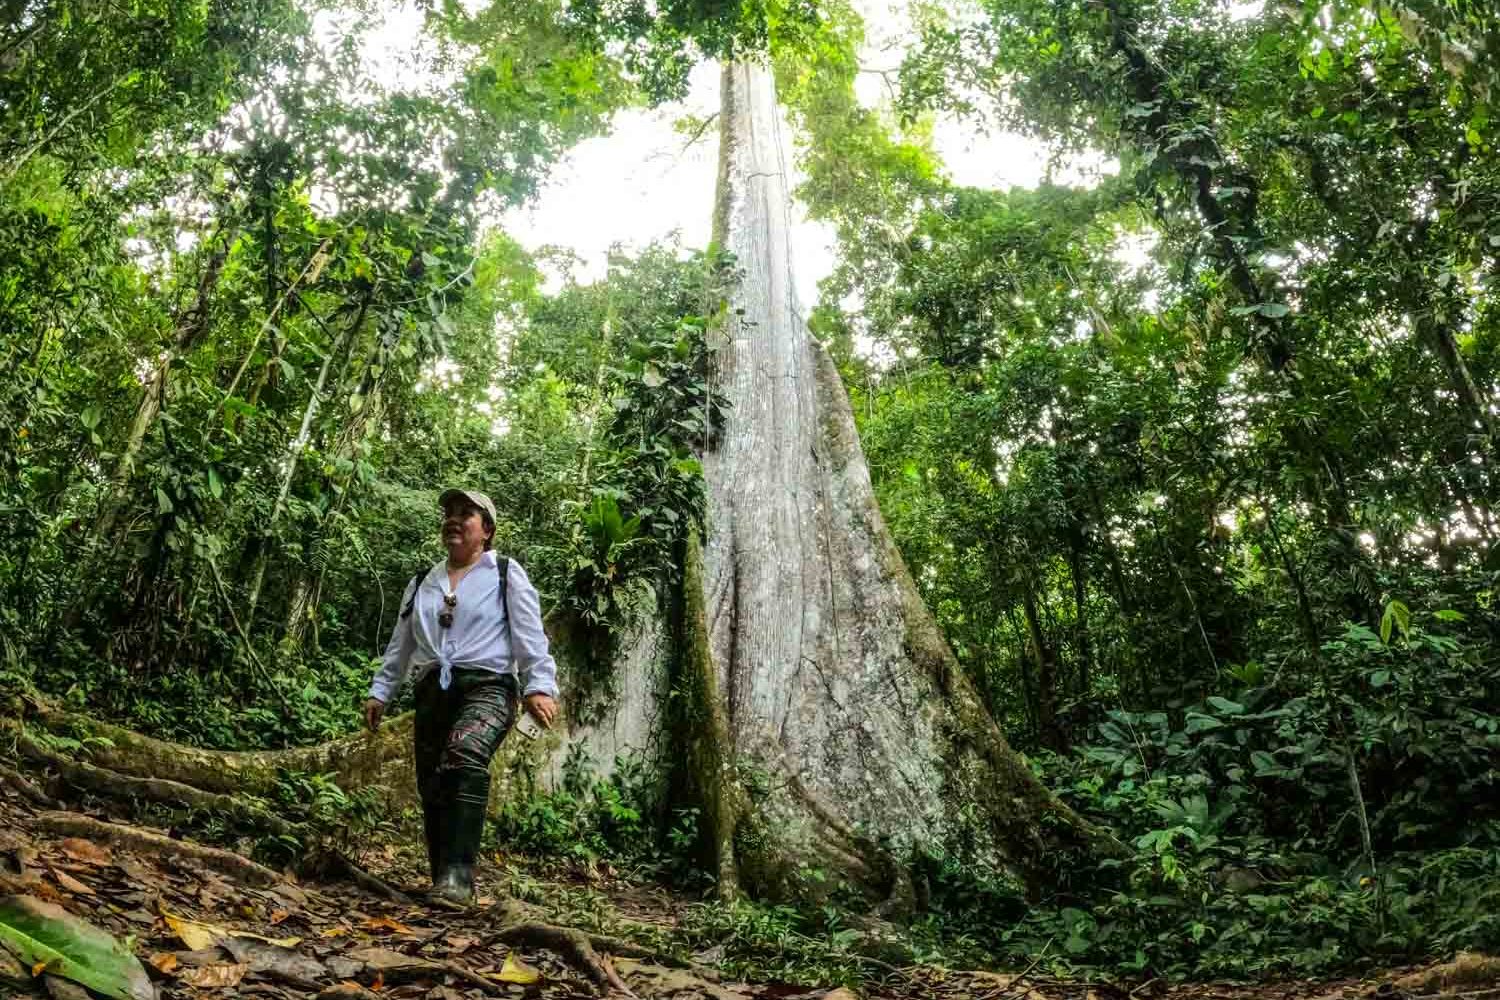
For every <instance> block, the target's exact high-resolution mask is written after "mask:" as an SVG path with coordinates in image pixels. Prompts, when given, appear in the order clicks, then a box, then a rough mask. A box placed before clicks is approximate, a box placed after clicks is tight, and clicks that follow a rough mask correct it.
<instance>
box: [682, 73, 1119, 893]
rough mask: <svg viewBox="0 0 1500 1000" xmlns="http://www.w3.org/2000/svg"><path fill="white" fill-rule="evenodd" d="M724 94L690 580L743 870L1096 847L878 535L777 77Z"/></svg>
mask: <svg viewBox="0 0 1500 1000" xmlns="http://www.w3.org/2000/svg"><path fill="white" fill-rule="evenodd" d="M722 101H723V104H722V110H721V113H720V121H721V127H722V142H723V146H722V149H721V154H720V176H719V191H718V198H717V204H716V206H715V227H714V228H715V233H716V236H717V242H719V243H720V245H722V246H725V247H726V248H727V249H729V250H730V251H732V252H733V254H734V255H735V259H736V264H737V267H738V268H739V269H740V270H741V277H740V280H739V283H738V285H737V288H736V291H735V295H734V299H735V301H734V306H735V307H737V308H734V309H732V310H731V312H730V317H729V320H728V322H727V324H726V325H725V327H724V328H723V329H721V330H719V331H717V332H716V338H717V340H718V343H717V344H716V345H715V346H716V370H715V372H714V375H713V378H712V382H713V383H714V391H715V392H716V393H718V394H720V395H721V396H722V397H723V398H724V399H725V400H726V401H727V403H728V404H729V408H728V415H727V417H726V420H725V426H724V428H723V430H722V432H721V434H720V436H719V438H718V441H717V446H716V447H715V448H714V449H713V450H711V451H710V452H709V453H707V454H706V455H705V456H704V469H705V477H706V479H707V482H708V491H709V516H708V524H709V535H708V539H707V543H706V545H705V547H704V553H703V581H702V586H703V599H704V627H705V628H706V630H707V651H708V655H709V657H710V659H711V662H712V666H713V670H714V673H715V675H716V680H717V687H718V692H719V695H718V696H719V698H720V699H722V702H723V714H724V720H725V724H726V729H727V732H726V734H725V735H726V739H727V743H728V746H727V750H728V756H729V757H730V759H732V760H733V762H734V768H733V769H727V770H729V772H730V774H731V775H736V776H746V775H748V776H751V778H744V779H741V780H744V781H746V783H747V784H750V785H753V786H755V787H754V788H752V795H751V797H752V799H753V800H754V801H753V803H752V805H753V809H752V810H751V812H750V814H749V816H748V817H747V818H746V819H742V820H741V821H740V823H739V824H738V826H737V829H736V831H735V833H734V835H733V836H731V838H730V840H731V842H732V843H733V845H734V850H735V863H736V867H737V871H738V875H739V878H740V881H741V882H742V883H743V884H744V885H745V886H746V888H748V889H750V890H751V891H753V892H757V893H761V894H770V895H776V894H782V893H786V892H788V891H796V888H797V886H796V885H795V884H794V883H795V882H796V869H797V868H798V867H799V866H811V867H822V868H824V869H827V870H830V871H831V872H832V873H833V874H834V875H835V876H842V877H844V878H845V879H847V880H849V881H851V882H853V883H855V884H857V885H860V886H862V887H863V888H864V889H865V890H866V891H867V892H869V893H870V894H871V895H872V896H879V895H882V894H885V895H889V896H895V895H897V894H899V893H900V892H901V891H902V885H901V877H900V872H899V870H896V869H895V868H893V865H892V859H893V857H895V856H899V855H902V854H904V853H905V852H907V851H909V850H911V849H914V848H921V849H925V850H940V851H941V850H948V849H953V850H967V851H969V852H970V853H971V855H972V856H973V857H974V858H975V859H976V860H978V861H980V862H981V863H988V864H991V865H994V866H996V867H1000V866H1009V867H1012V868H1015V869H1023V870H1033V869H1036V868H1038V867H1039V866H1040V865H1041V863H1042V861H1043V858H1044V855H1045V854H1046V853H1047V851H1048V850H1049V849H1050V848H1052V847H1054V846H1056V845H1055V844H1054V843H1051V841H1052V839H1053V838H1054V837H1060V838H1061V839H1068V838H1069V837H1070V836H1071V837H1073V838H1074V840H1075V842H1077V841H1079V840H1091V839H1092V840H1093V841H1094V842H1095V843H1102V842H1103V841H1104V838H1101V837H1099V836H1098V835H1097V833H1096V831H1094V830H1092V829H1090V828H1089V827H1087V826H1086V825H1085V824H1084V823H1083V822H1082V821H1081V820H1080V819H1079V818H1078V817H1077V816H1075V815H1074V814H1073V813H1072V812H1071V811H1070V810H1068V809H1067V808H1066V807H1065V806H1063V805H1061V804H1060V803H1059V802H1058V801H1057V800H1056V799H1054V798H1053V797H1052V796H1051V795H1050V793H1048V792H1047V791H1046V789H1044V788H1043V787H1041V786H1040V785H1039V784H1038V783H1037V782H1036V780H1035V779H1034V778H1033V777H1032V775H1031V772H1030V770H1029V768H1028V767H1027V765H1026V763H1025V761H1024V760H1023V759H1022V758H1021V757H1020V756H1019V755H1017V754H1016V753H1014V752H1013V751H1012V750H1011V749H1010V747H1009V745H1008V744H1007V743H1006V741H1005V738H1004V736H1002V735H1001V733H1000V731H999V729H998V728H997V727H996V726H995V723H994V721H993V720H992V719H991V717H990V716H989V714H988V712H987V710H986V709H985V707H984V705H983V703H982V701H981V699H980V698H979V697H978V695H977V693H976V692H975V690H974V688H973V687H972V685H971V683H970V682H969V680H968V678H967V677H966V676H965V675H964V674H963V672H962V671H961V670H960V669H959V668H958V665H957V663H956V662H955V661H954V658H953V655H952V653H951V652H950V651H949V649H948V647H947V644H946V642H945V641H944V639H943V637H942V635H941V633H940V632H939V630H938V628H937V625H936V623H935V622H934V621H933V619H932V617H931V615H930V614H929V613H928V611H927V609H926V608H925V607H924V606H923V604H922V601H921V598H920V597H919V596H918V593H917V590H916V587H915V585H914V584H913V582H912V580H911V577H910V576H909V574H908V573H907V570H906V566H905V565H904V563H903V562H902V560H901V557H900V554H899V553H898V552H897V550H896V548H895V545H894V543H893V541H892V539H891V536H890V534H889V532H888V531H887V530H886V527H885V523H884V521H883V520H882V518H881V515H880V511H879V508H878V507H877V505H876V501H875V496H874V492H873V490H872V488H871V485H870V479H869V472H868V469H867V468H866V465H865V460H864V455H863V452H862V450H861V448H860V443H859V438H858V435H857V433H856V431H855V427H854V421H853V416H852V413H851V411H850V408H849V399H848V394H847V392H846V390H845V388H844V386H843V383H842V381H841V380H840V378H839V375H838V372H837V369H836V368H835V366H834V364H833V362H832V360H831V359H830V358H829V356H828V354H827V352H826V351H825V350H824V349H823V347H822V345H821V344H819V343H818V342H817V341H815V340H814V339H813V338H812V337H811V335H810V334H809V332H808V329H807V326H806V324H805V322H804V321H803V319H802V316H801V314H800V312H799V309H798V306H797V303H796V301H795V293H794V288H793V280H792V274H793V271H792V260H791V246H790V236H789V219H788V217H789V208H790V202H789V194H788V192H789V186H788V179H787V175H786V170H787V163H786V159H785V157H786V152H785V147H784V143H783V141H782V136H781V130H782V124H781V121H780V115H779V110H778V107H777V104H776V97H775V87H774V84H773V82H772V78H771V74H770V72H769V70H767V69H765V68H763V67H759V66H754V65H750V64H746V63H738V64H734V65H731V66H728V67H726V69H725V71H724V78H723V95H722ZM976 809H977V813H976V815H977V817H978V818H977V819H975V820H969V819H966V818H965V814H966V813H969V812H970V811H971V810H976ZM1048 817H1050V818H1051V819H1052V820H1055V822H1044V818H1048ZM747 822H748V825H747ZM854 831H858V833H855V832H854ZM877 842H879V843H882V844H885V845H887V846H886V847H884V848H880V849H877V848H876V847H875V844H876V843H877Z"/></svg>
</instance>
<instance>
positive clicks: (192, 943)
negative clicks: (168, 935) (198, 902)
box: [161, 910, 228, 951]
mask: <svg viewBox="0 0 1500 1000" xmlns="http://www.w3.org/2000/svg"><path fill="white" fill-rule="evenodd" d="M161 918H162V919H163V920H165V921H166V922H167V926H168V927H169V928H171V931H172V933H173V934H176V935H177V936H178V937H179V938H181V939H182V943H183V944H185V945H187V946H188V947H189V948H191V949H192V950H193V951H202V950H203V949H204V948H212V947H213V946H214V945H216V944H218V943H219V939H220V938H222V937H227V936H228V932H227V931H225V930H223V929H222V928H219V927H214V926H213V925H212V924H200V923H198V921H196V920H189V919H187V918H186V917H179V916H177V915H176V914H173V913H168V912H167V911H166V910H163V911H161Z"/></svg>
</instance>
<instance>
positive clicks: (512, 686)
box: [365, 489, 557, 903]
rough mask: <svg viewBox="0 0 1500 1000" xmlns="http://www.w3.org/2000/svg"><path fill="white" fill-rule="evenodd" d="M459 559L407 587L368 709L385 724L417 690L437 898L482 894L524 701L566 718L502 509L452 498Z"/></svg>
mask: <svg viewBox="0 0 1500 1000" xmlns="http://www.w3.org/2000/svg"><path fill="white" fill-rule="evenodd" d="M438 505H439V506H440V507H441V508H442V511H443V528H442V533H443V545H444V546H445V547H446V548H447V549H448V558H447V559H445V560H443V561H442V562H438V563H434V564H433V565H432V566H431V567H429V568H428V569H426V570H425V571H423V572H421V573H418V574H417V575H416V576H415V577H413V578H412V581H411V582H410V583H409V584H407V586H406V593H405V595H404V596H403V597H402V599H401V607H402V611H401V617H400V618H399V619H397V621H396V628H395V631H394V632H392V633H391V641H390V642H389V643H388V644H387V645H386V648H385V656H384V659H383V662H382V663H381V665H380V669H379V671H377V672H376V674H375V679H374V681H372V682H371V684H370V697H369V699H368V700H367V701H366V702H365V724H366V725H367V726H369V727H370V729H371V731H374V730H376V729H378V728H380V720H381V717H382V716H383V715H384V714H385V706H386V703H387V702H389V701H390V700H391V698H392V697H393V696H394V695H395V694H396V692H397V691H398V690H400V687H401V683H402V681H403V680H404V679H405V677H406V676H407V674H408V673H410V674H411V676H412V679H413V683H414V684H415V685H416V692H415V701H416V712H417V720H416V735H415V744H416V763H417V790H418V792H419V793H420V795H421V798H422V826H423V832H424V834H425V837H426V840H427V861H428V864H429V866H430V867H431V871H432V886H433V891H434V893H435V894H436V895H437V896H439V897H441V898H443V899H446V900H448V901H450V902H455V903H468V902H469V901H470V900H472V899H473V897H474V858H475V856H476V854H477V853H478V851H479V838H480V835H481V834H482V833H483V832H484V818H485V811H486V807H487V806H488V803H489V792H490V758H491V757H493V756H494V755H495V751H496V749H498V748H499V746H500V742H501V741H502V740H503V739H505V734H506V733H507V732H509V731H510V727H511V724H512V723H513V722H515V719H516V698H517V695H518V694H519V695H521V696H522V699H523V700H524V702H525V705H526V710H527V711H528V712H530V713H531V714H532V715H533V716H534V717H535V718H536V720H537V721H538V722H539V723H541V724H542V725H543V726H551V724H552V720H553V718H554V717H555V715H556V713H557V701H556V698H557V665H556V663H554V662H553V660H552V656H551V654H550V653H549V652H548V649H547V636H546V634H545V633H544V632H543V631H542V615H541V604H540V601H539V600H538V599H537V593H536V588H535V587H533V586H532V585H531V581H530V580H529V579H527V577H526V571H525V570H523V569H522V568H521V566H520V565H519V564H518V563H517V562H516V561H515V560H513V559H506V558H503V557H498V558H497V557H496V555H495V553H494V552H493V551H491V548H490V546H491V543H492V542H493V540H494V536H495V505H494V503H493V502H492V501H491V500H490V498H489V497H487V496H485V495H484V494H483V493H480V492H477V491H475V490H456V489H455V490H447V491H445V492H444V493H443V495H442V496H441V497H439V498H438Z"/></svg>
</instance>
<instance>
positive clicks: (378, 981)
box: [370, 972, 385, 993]
mask: <svg viewBox="0 0 1500 1000" xmlns="http://www.w3.org/2000/svg"><path fill="white" fill-rule="evenodd" d="M370 989H372V990H374V991H375V992H376V993H379V992H380V991H381V990H383V989H385V973H384V972H377V973H375V981H374V982H373V983H371V984H370Z"/></svg>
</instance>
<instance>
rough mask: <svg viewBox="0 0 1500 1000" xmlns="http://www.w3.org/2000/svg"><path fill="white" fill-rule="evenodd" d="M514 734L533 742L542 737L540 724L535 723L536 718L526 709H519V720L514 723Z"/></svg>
mask: <svg viewBox="0 0 1500 1000" xmlns="http://www.w3.org/2000/svg"><path fill="white" fill-rule="evenodd" d="M516 732H518V733H520V734H521V735H522V736H524V737H525V738H526V739H528V740H534V739H536V738H537V737H538V736H540V735H542V724H541V723H540V722H538V721H536V716H534V715H532V714H531V713H530V712H528V711H526V709H524V708H523V709H521V720H520V721H519V722H517V723H516Z"/></svg>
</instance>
